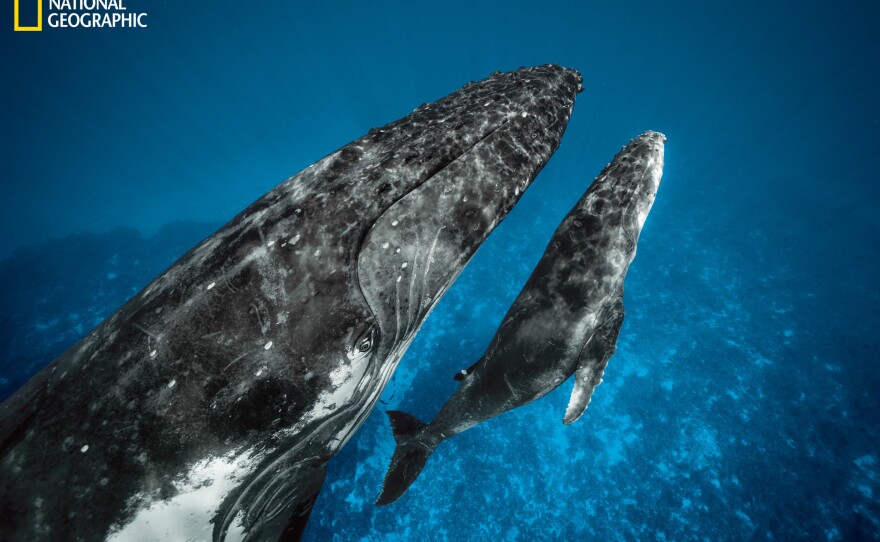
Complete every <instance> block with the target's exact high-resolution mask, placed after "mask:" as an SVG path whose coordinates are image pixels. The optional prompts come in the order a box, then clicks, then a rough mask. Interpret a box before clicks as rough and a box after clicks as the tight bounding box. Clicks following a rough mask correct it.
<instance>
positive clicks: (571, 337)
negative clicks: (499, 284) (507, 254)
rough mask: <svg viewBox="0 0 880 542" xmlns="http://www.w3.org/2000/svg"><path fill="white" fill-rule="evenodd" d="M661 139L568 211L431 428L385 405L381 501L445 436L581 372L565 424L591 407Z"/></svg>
mask: <svg viewBox="0 0 880 542" xmlns="http://www.w3.org/2000/svg"><path fill="white" fill-rule="evenodd" d="M665 142H666V138H665V136H663V135H662V134H660V133H657V132H646V133H644V134H642V135H641V136H639V137H637V138H636V139H634V140H632V141H631V142H630V143H629V144H628V145H626V146H625V147H623V149H621V151H620V152H619V153H618V154H617V155H616V156H615V157H614V159H613V160H612V161H611V163H609V164H608V165H607V166H606V167H605V169H604V170H603V171H602V173H601V174H600V175H599V176H598V177H597V178H596V180H595V181H594V182H593V184H592V185H591V186H590V187H589V189H588V190H587V192H586V193H585V194H584V196H583V197H582V198H581V200H580V201H578V203H577V204H576V205H575V207H574V208H573V209H572V210H571V212H570V213H569V214H568V215H567V216H566V217H565V219H564V220H563V221H562V223H561V224H560V226H559V227H558V228H557V230H556V232H555V233H554V234H553V238H552V239H551V240H550V243H549V245H548V246H547V249H546V250H545V252H544V255H543V256H542V257H541V259H540V261H539V262H538V264H537V266H536V267H535V270H534V271H533V272H532V275H531V276H530V277H529V279H528V281H527V282H526V284H525V286H524V287H523V289H522V291H521V292H520V294H519V296H518V297H517V298H516V300H515V301H514V303H513V305H512V306H511V307H510V309H509V310H508V312H507V314H506V315H505V316H504V319H503V320H502V323H501V325H500V327H499V328H498V331H497V332H496V333H495V336H494V338H493V339H492V341H491V343H490V344H489V347H488V348H487V350H486V352H485V354H483V356H482V357H481V358H480V359H479V360H478V361H477V362H476V363H475V364H474V365H473V366H471V367H470V368H468V369H465V370H462V371H461V372H460V373H458V374H456V375H455V378H456V380H459V381H460V382H461V387H460V388H459V389H458V390H457V391H456V392H455V393H454V394H453V395H452V396H451V397H450V398H449V400H447V401H446V403H445V404H444V405H443V407H442V408H441V409H440V412H439V413H438V414H437V416H436V417H435V418H434V420H433V421H431V423H430V424H425V423H423V422H421V421H419V420H418V419H416V418H414V417H413V416H410V415H409V414H407V413H405V412H400V411H389V412H388V416H389V418H390V421H391V427H392V430H393V432H394V436H395V440H396V442H397V448H396V450H395V452H394V456H393V457H392V460H391V466H390V467H389V468H388V473H387V474H386V476H385V481H384V484H383V486H382V493H381V495H380V496H379V499H378V501H377V503H378V504H388V503H390V502H393V501H395V500H396V499H398V498H399V497H400V496H401V495H402V494H403V493H404V492H405V491H406V489H407V488H408V487H409V486H410V485H411V484H412V483H413V482H414V481H415V479H416V478H417V477H418V475H419V473H420V472H421V470H422V468H423V467H424V465H425V462H426V461H427V459H428V456H429V455H430V454H431V453H432V452H433V450H434V449H435V448H436V447H437V445H439V444H440V443H441V442H443V441H444V440H446V439H448V438H450V437H453V436H455V435H457V434H459V433H461V432H462V431H464V430H466V429H468V428H470V427H473V426H474V425H477V424H479V423H481V422H483V421H485V420H488V419H490V418H493V417H495V416H498V415H499V414H503V413H505V412H507V411H509V410H512V409H514V408H516V407H519V406H522V405H525V404H527V403H529V402H531V401H534V400H536V399H538V398H540V397H542V396H544V395H546V394H547V393H549V392H550V391H552V390H553V389H555V388H556V387H557V386H559V385H560V384H561V383H562V382H563V381H565V380H566V379H567V378H569V377H570V376H571V375H572V374H574V375H575V384H574V390H573V391H572V394H571V399H570V401H569V405H568V408H567V409H566V412H565V416H564V418H563V422H564V423H566V424H570V423H572V422H574V421H575V420H577V419H578V418H579V417H580V416H581V415H582V414H583V412H584V410H585V409H586V408H587V405H588V404H589V402H590V398H591V397H592V394H593V390H594V388H595V387H596V386H597V385H598V384H599V383H600V382H601V381H602V375H603V373H604V371H605V367H606V365H607V364H608V360H609V359H610V358H611V356H612V355H613V354H614V352H615V349H616V345H617V336H618V333H619V332H620V327H621V325H622V323H623V315H624V310H623V282H624V278H625V277H626V272H627V270H628V269H629V265H630V263H632V261H633V258H634V257H635V252H636V243H637V242H638V238H639V234H640V233H641V230H642V226H643V225H644V223H645V219H646V218H647V216H648V212H649V211H650V209H651V206H652V205H653V203H654V197H655V196H656V194H657V188H658V187H659V185H660V177H661V175H662V172H663V154H664V145H665Z"/></svg>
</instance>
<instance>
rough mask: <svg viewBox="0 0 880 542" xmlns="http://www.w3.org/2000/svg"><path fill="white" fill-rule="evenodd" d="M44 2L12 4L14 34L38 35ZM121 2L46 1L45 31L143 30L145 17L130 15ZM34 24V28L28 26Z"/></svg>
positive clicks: (33, 0)
mask: <svg viewBox="0 0 880 542" xmlns="http://www.w3.org/2000/svg"><path fill="white" fill-rule="evenodd" d="M44 1H45V0H13V2H14V8H13V12H14V13H13V16H14V18H13V28H14V30H15V31H16V32H42V30H43V2H44ZM124 2H125V0H48V4H49V9H48V14H47V16H46V17H45V19H46V23H47V25H48V27H49V28H76V29H92V28H147V13H146V12H143V11H132V10H129V9H128V7H126V6H125V3H124ZM31 23H34V24H31Z"/></svg>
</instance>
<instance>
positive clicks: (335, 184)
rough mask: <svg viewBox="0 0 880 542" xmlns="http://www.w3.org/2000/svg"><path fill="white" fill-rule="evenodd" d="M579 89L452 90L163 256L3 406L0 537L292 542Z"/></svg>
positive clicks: (554, 85)
mask: <svg viewBox="0 0 880 542" xmlns="http://www.w3.org/2000/svg"><path fill="white" fill-rule="evenodd" d="M582 88H583V87H582V79H581V77H580V75H579V74H578V73H577V72H576V71H574V70H570V69H566V68H563V67H560V66H554V65H545V66H539V67H533V68H521V69H519V70H516V71H513V72H509V73H495V74H493V75H491V76H490V77H488V78H486V79H484V80H482V81H479V82H476V83H469V84H468V85H466V86H465V87H464V88H462V89H461V90H458V91H456V92H453V93H452V94H450V95H449V96H447V97H445V98H442V99H440V100H439V101H436V102H434V103H431V104H425V105H422V106H421V107H419V108H417V109H416V110H415V111H413V112H412V113H411V114H410V115H408V116H406V117H404V118H403V119H401V120H398V121H396V122H393V123H391V124H388V125H387V126H384V127H382V128H379V129H374V130H371V131H370V132H369V133H368V134H367V135H365V136H364V137H361V138H360V139H357V140H356V141H354V142H352V143H350V144H348V145H346V146H345V147H342V148H341V149H339V150H337V151H336V152H334V153H332V154H330V155H329V156H327V157H325V158H323V159H322V160H320V161H318V162H317V163H315V164H313V165H312V166H310V167H308V168H306V169H305V170H303V171H302V172H300V173H298V174H297V175H295V176H293V177H292V178H290V179H289V180H287V181H286V182H284V183H282V184H280V185H279V186H277V187H276V188H274V189H273V190H271V191H270V192H268V193H267V194H265V195H264V196H262V197H261V198H259V199H258V200H257V201H256V202H254V203H253V204H251V205H250V206H249V207H247V208H246V209H245V210H244V211H243V212H241V213H240V214H239V215H238V216H236V217H235V218H233V219H232V220H231V221H230V222H229V223H228V224H226V225H225V226H223V227H222V228H221V229H220V230H219V231H217V232H216V233H215V234H214V235H212V236H211V237H209V238H207V239H205V240H204V241H203V242H201V243H200V244H199V245H197V246H196V247H195V248H193V249H192V250H191V251H190V252H188V253H187V254H185V255H184V256H182V257H181V258H180V259H179V260H178V261H177V262H176V263H175V264H173V265H172V266H171V267H170V268H169V269H168V270H166V271H165V272H164V273H163V274H162V275H160V276H159V277H158V278H156V279H155V280H154V281H153V282H151V283H150V284H149V285H148V286H147V287H146V288H144V290H143V291H141V292H140V293H139V294H137V295H136V296H135V297H134V298H132V299H131V300H130V301H128V302H127V303H126V304H125V305H124V306H123V307H122V308H121V309H119V310H118V311H117V312H116V313H115V314H113V315H112V316H110V317H109V318H108V319H107V320H106V321H104V322H103V323H102V324H100V325H99V326H98V327H97V328H96V329H95V330H93V331H92V332H91V333H89V334H88V335H87V336H86V337H85V338H84V339H83V340H82V341H80V342H79V343H78V344H76V345H74V346H73V347H71V348H70V349H69V350H68V351H67V352H65V353H64V354H63V355H62V356H61V357H59V358H58V359H57V360H55V361H54V362H53V363H51V364H50V365H49V366H48V367H46V368H45V369H44V370H42V371H41V372H40V373H38V374H37V375H36V376H34V377H33V378H32V379H31V380H30V381H29V382H28V383H27V384H25V386H23V387H22V388H21V389H20V390H19V391H18V392H17V393H15V394H14V395H13V396H12V397H11V398H9V399H8V400H7V401H6V402H4V403H3V404H2V406H0V513H2V516H3V520H2V521H0V539H2V540H5V541H19V540H21V541H24V540H26V541H33V540H64V541H73V540H102V539H109V540H120V541H121V540H138V541H148V540H214V541H220V540H278V539H285V540H289V539H298V538H299V537H300V536H301V533H302V530H303V529H304V527H305V524H306V521H307V520H308V516H309V513H310V511H311V508H312V505H313V503H314V501H315V498H316V496H317V494H318V492H319V490H320V488H321V485H322V483H323V479H324V473H325V470H326V465H327V462H328V460H329V459H330V458H332V457H333V456H334V455H335V454H336V453H337V452H338V451H339V449H340V448H341V447H342V446H343V445H344V444H345V443H346V442H347V441H348V440H349V439H350V438H351V436H352V434H353V433H354V432H355V431H356V430H357V429H358V427H360V425H361V424H362V423H363V422H364V420H365V419H366V417H367V415H368V414H369V413H370V411H371V409H372V408H373V406H374V405H375V403H376V401H377V399H378V398H379V396H380V394H381V392H382V390H383V388H384V387H385V385H386V383H387V382H388V380H389V378H390V376H391V374H392V373H393V371H394V369H395V368H396V366H397V364H398V361H399V360H400V358H401V356H402V355H403V353H404V351H405V350H406V349H407V347H408V346H409V344H410V342H411V341H412V340H413V337H414V335H415V333H416V332H417V331H418V329H419V327H420V325H421V323H422V322H423V320H424V319H425V317H426V316H427V314H428V313H429V312H430V311H431V309H432V308H433V307H434V305H435V304H436V303H437V301H438V299H439V298H440V297H441V296H442V295H443V294H444V292H445V291H446V290H447V288H449V286H450V285H451V283H452V282H453V281H454V280H455V279H456V278H457V276H458V275H459V273H460V272H461V270H462V268H463V267H464V265H465V264H466V263H467V262H468V260H469V259H470V258H471V257H472V256H473V254H474V252H475V251H476V250H477V248H478V247H479V246H480V244H481V243H482V242H483V241H484V240H485V239H486V236H487V235H488V234H489V233H490V232H491V231H492V229H493V228H494V227H495V226H496V225H497V224H498V223H499V222H500V221H501V220H502V219H503V218H504V216H505V215H506V214H507V212H508V211H509V210H510V209H511V208H512V206H513V205H514V204H515V203H516V202H517V201H518V199H519V197H520V196H521V195H522V193H523V191H524V190H525V189H526V188H527V187H528V186H529V184H530V183H531V181H532V180H533V179H534V178H535V176H536V175H537V174H538V172H539V171H540V170H541V168H542V167H543V166H544V164H545V163H546V161H547V160H548V159H549V158H550V156H551V155H552V154H553V152H554V151H555V150H556V148H557V147H558V145H559V143H560V139H561V137H562V135H563V132H564V130H565V127H566V125H567V123H568V119H569V116H570V114H571V111H572V108H573V106H574V100H575V95H576V94H577V93H578V92H580V90H582Z"/></svg>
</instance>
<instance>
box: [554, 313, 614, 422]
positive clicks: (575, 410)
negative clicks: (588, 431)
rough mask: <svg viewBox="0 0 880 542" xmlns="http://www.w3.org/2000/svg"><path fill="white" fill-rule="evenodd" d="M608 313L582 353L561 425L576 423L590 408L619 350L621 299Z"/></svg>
mask: <svg viewBox="0 0 880 542" xmlns="http://www.w3.org/2000/svg"><path fill="white" fill-rule="evenodd" d="M609 313H610V314H609V315H608V316H607V317H606V318H605V321H604V322H603V323H602V325H601V326H599V328H598V329H596V331H595V332H594V333H593V335H592V336H591V337H590V338H589V340H588V341H587V343H586V344H585V345H584V347H583V349H581V353H580V356H579V357H578V361H577V370H576V371H575V382H574V389H573V390H572V392H571V399H569V401H568V408H566V409H565V417H564V418H563V419H562V423H564V424H566V425H568V424H570V423H574V422H575V421H577V420H578V418H580V417H581V415H583V413H584V411H585V410H586V409H587V405H589V404H590V399H591V398H592V396H593V390H594V389H595V388H596V386H598V385H599V384H601V383H602V375H603V374H605V367H607V366H608V360H609V359H611V356H613V355H614V352H615V350H617V336H618V334H619V333H620V327H621V325H623V302H622V300H621V299H618V300H617V302H616V303H615V305H614V306H613V307H612V308H611V310H610V311H609Z"/></svg>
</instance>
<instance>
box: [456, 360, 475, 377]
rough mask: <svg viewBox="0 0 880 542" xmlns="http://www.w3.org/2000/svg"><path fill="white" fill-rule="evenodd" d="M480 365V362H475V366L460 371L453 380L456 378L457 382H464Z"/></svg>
mask: <svg viewBox="0 0 880 542" xmlns="http://www.w3.org/2000/svg"><path fill="white" fill-rule="evenodd" d="M478 363H480V360H477V361H476V362H474V364H473V365H471V366H470V367H468V368H467V369H462V370H460V371H458V372H457V373H455V376H453V377H452V378H454V379H455V381H456V382H462V381H464V377H466V376H468V375H470V374H471V373H472V372H474V369H476V368H477V364H478Z"/></svg>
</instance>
